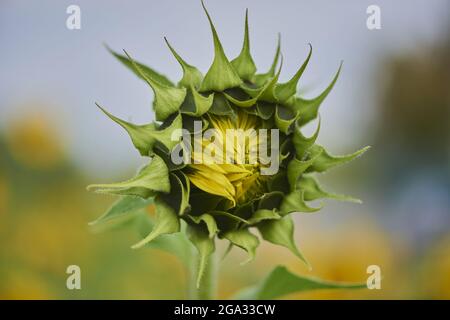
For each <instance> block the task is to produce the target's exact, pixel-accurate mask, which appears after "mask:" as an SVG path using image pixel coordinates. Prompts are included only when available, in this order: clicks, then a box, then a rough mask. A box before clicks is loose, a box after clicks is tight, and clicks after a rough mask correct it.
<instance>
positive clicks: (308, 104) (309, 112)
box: [290, 62, 342, 126]
mask: <svg viewBox="0 0 450 320" xmlns="http://www.w3.org/2000/svg"><path fill="white" fill-rule="evenodd" d="M341 68H342V62H341V65H340V66H339V69H338V71H337V72H336V75H335V76H334V78H333V80H332V81H331V83H330V84H329V85H328V87H327V88H326V89H325V90H324V91H323V92H322V93H321V94H319V95H318V96H317V97H316V98H313V99H303V98H294V99H293V101H294V103H293V104H292V105H291V106H290V108H291V109H292V110H294V111H298V112H299V115H300V117H299V120H298V121H299V125H300V126H304V125H305V124H307V123H308V122H310V121H311V120H313V119H315V118H316V117H317V114H318V110H319V107H320V105H321V104H322V102H323V100H325V98H326V97H327V96H328V94H329V93H330V91H331V89H333V86H334V84H335V83H336V81H337V79H338V77H339V73H340V72H341Z"/></svg>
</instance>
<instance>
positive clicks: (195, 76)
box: [164, 37, 203, 88]
mask: <svg viewBox="0 0 450 320" xmlns="http://www.w3.org/2000/svg"><path fill="white" fill-rule="evenodd" d="M164 40H165V41H166V44H167V46H168V47H169V49H170V51H171V52H172V54H173V55H174V57H175V59H177V61H178V63H179V64H180V65H181V68H182V69H183V78H181V80H180V81H179V82H178V85H179V86H183V87H186V88H190V87H191V86H192V87H194V88H198V87H199V86H200V84H201V83H202V79H203V75H202V73H201V72H200V71H199V70H198V69H197V68H196V67H194V66H191V65H190V64H188V63H186V61H184V60H183V58H181V57H180V55H179V54H178V53H177V52H176V51H175V49H174V48H173V47H172V46H171V45H170V43H169V41H167V38H166V37H164Z"/></svg>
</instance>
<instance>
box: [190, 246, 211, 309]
mask: <svg viewBox="0 0 450 320" xmlns="http://www.w3.org/2000/svg"><path fill="white" fill-rule="evenodd" d="M190 260H191V265H190V268H189V278H188V299H189V300H212V299H216V290H217V257H216V253H215V252H214V253H212V254H211V256H210V257H209V258H208V263H207V264H206V266H205V271H204V274H203V277H202V280H201V282H200V287H199V288H197V270H198V269H197V268H198V263H199V259H198V254H197V251H196V249H195V248H193V251H192V252H191V259H190Z"/></svg>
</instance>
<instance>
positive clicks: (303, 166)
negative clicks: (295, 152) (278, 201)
mask: <svg viewBox="0 0 450 320" xmlns="http://www.w3.org/2000/svg"><path fill="white" fill-rule="evenodd" d="M314 160H315V158H312V159H309V160H298V159H297V158H295V157H294V158H293V159H292V160H291V161H290V162H289V163H288V166H287V178H288V181H289V186H290V190H291V191H293V190H295V187H296V185H297V181H298V179H299V178H300V177H301V175H302V174H303V173H304V172H305V171H306V170H307V169H308V168H309V167H310V166H311V165H312V164H313V162H314Z"/></svg>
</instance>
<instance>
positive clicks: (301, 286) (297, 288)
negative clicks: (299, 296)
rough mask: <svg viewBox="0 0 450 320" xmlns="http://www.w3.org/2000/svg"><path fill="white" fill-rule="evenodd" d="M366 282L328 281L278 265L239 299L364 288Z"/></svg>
mask: <svg viewBox="0 0 450 320" xmlns="http://www.w3.org/2000/svg"><path fill="white" fill-rule="evenodd" d="M364 288H366V284H365V283H364V284H362V283H344V282H334V281H326V280H322V279H319V278H315V277H305V276H300V275H296V274H293V273H291V272H290V271H289V270H287V269H286V267H283V266H278V267H276V268H275V269H274V270H273V271H272V272H271V273H270V274H269V275H268V276H267V277H266V278H265V279H264V280H263V281H261V283H260V284H258V285H255V286H252V287H250V288H247V289H244V290H242V291H241V292H239V293H238V294H237V296H236V298H237V299H246V300H268V299H277V298H280V297H282V296H284V295H287V294H289V293H294V292H303V291H311V290H318V289H364Z"/></svg>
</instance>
